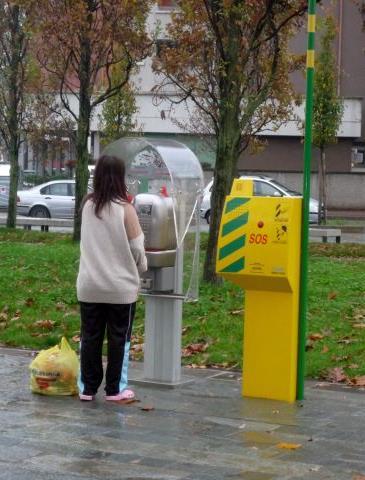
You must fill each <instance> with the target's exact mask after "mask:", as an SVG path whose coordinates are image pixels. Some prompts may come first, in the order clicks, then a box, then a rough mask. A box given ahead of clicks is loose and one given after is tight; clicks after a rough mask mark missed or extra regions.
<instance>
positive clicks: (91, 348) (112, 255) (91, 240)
mask: <svg viewBox="0 0 365 480" xmlns="http://www.w3.org/2000/svg"><path fill="white" fill-rule="evenodd" d="M80 252H81V255H80V267H79V274H78V277H77V298H78V300H79V302H80V311H81V354H80V356H81V358H80V364H81V372H80V377H79V382H78V385H79V397H80V400H93V398H94V396H95V394H96V393H97V390H98V388H99V387H100V385H101V382H102V379H103V364H102V348H103V341H104V335H105V330H106V333H107V339H108V351H107V361H108V363H107V368H106V374H105V392H106V397H105V398H106V400H114V401H115V400H123V399H130V398H134V392H133V391H132V390H130V389H129V388H127V387H128V384H127V373H128V356H129V345H130V338H131V331H132V324H133V318H134V313H135V306H136V301H137V296H138V290H139V281H140V280H139V274H140V273H142V272H144V271H146V270H147V260H146V256H145V250H144V236H143V233H142V229H141V227H140V224H139V221H138V217H137V214H136V212H135V209H134V207H133V206H132V205H131V204H130V203H129V201H128V197H127V188H126V184H125V166H124V163H123V162H122V161H121V160H120V159H118V158H116V157H111V156H102V157H101V158H100V159H99V160H98V162H97V164H96V168H95V172H94V191H93V193H91V194H89V195H88V196H87V197H86V198H85V201H84V203H83V208H82V224H81V244H80Z"/></svg>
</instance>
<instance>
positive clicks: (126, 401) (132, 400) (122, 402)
mask: <svg viewBox="0 0 365 480" xmlns="http://www.w3.org/2000/svg"><path fill="white" fill-rule="evenodd" d="M139 402H140V400H137V399H136V398H125V399H124V400H116V401H115V402H114V403H118V404H119V405H130V404H131V403H139Z"/></svg>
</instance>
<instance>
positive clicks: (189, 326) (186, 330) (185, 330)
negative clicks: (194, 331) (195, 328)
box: [181, 325, 191, 335]
mask: <svg viewBox="0 0 365 480" xmlns="http://www.w3.org/2000/svg"><path fill="white" fill-rule="evenodd" d="M190 329H191V325H186V327H184V328H183V329H182V331H181V333H182V335H184V334H185V333H186V332H188V331H189V330H190Z"/></svg>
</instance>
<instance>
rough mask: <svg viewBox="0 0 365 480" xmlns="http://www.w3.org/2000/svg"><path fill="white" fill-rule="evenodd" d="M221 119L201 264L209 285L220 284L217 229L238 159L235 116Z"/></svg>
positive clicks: (229, 114) (229, 113)
mask: <svg viewBox="0 0 365 480" xmlns="http://www.w3.org/2000/svg"><path fill="white" fill-rule="evenodd" d="M227 113H228V114H227V115H226V116H225V117H224V118H223V121H222V126H221V127H222V128H221V130H220V134H219V135H218V139H217V158H216V164H215V170H214V181H213V188H212V195H211V205H210V229H209V238H208V245H207V251H206V255H205V262H204V273H203V279H204V280H205V281H207V282H210V283H219V281H220V280H219V278H218V277H217V275H216V272H215V263H216V256H217V244H218V234H219V226H220V221H221V217H222V213H223V207H224V201H225V197H226V195H228V194H229V192H230V189H231V185H232V181H233V177H234V173H235V170H236V164H237V158H238V155H239V153H238V147H239V143H238V135H237V132H239V129H238V128H237V123H236V118H237V117H236V116H235V113H234V112H232V111H230V112H227Z"/></svg>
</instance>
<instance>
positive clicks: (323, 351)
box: [321, 345, 329, 353]
mask: <svg viewBox="0 0 365 480" xmlns="http://www.w3.org/2000/svg"><path fill="white" fill-rule="evenodd" d="M328 350H329V348H328V347H327V345H323V348H322V352H321V353H327V352H328Z"/></svg>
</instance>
